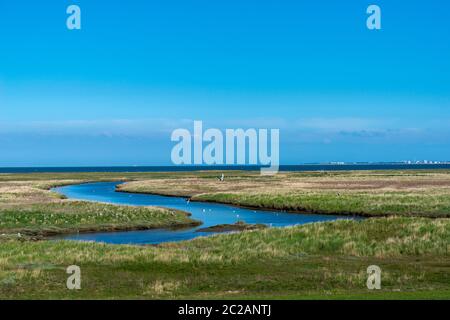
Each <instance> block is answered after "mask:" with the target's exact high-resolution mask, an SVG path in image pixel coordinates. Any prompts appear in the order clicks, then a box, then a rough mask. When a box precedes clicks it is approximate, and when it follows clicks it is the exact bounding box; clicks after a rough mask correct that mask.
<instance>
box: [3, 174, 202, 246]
mask: <svg viewBox="0 0 450 320" xmlns="http://www.w3.org/2000/svg"><path fill="white" fill-rule="evenodd" d="M50 177H51V178H52V179H51V180H48V179H49V178H50ZM128 179H130V177H123V176H120V174H119V175H116V176H110V175H107V174H99V175H98V176H96V175H95V174H94V175H93V176H92V177H91V178H90V179H88V176H87V175H86V174H84V173H81V174H61V175H58V174H55V175H51V176H50V175H48V174H29V175H17V176H16V175H0V234H5V235H4V236H5V237H6V236H7V235H9V234H16V235H17V234H18V233H20V235H21V236H22V237H32V238H34V239H35V238H41V237H45V236H49V235H55V234H64V233H77V232H91V231H117V230H142V229H153V228H172V227H188V226H193V225H198V224H200V222H199V221H194V220H192V219H191V218H189V215H188V214H187V213H185V212H181V211H178V210H169V209H165V208H155V207H134V206H118V205H111V204H105V203H97V202H87V201H71V200H66V199H64V198H63V197H62V196H60V195H59V194H57V193H54V192H51V191H50V190H49V189H50V188H51V187H54V186H61V185H68V184H74V183H83V182H87V181H110V180H128Z"/></svg>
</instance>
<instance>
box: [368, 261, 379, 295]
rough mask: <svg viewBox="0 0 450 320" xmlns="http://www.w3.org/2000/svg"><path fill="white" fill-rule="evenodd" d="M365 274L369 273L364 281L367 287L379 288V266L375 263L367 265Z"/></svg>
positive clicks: (371, 288) (370, 288)
mask: <svg viewBox="0 0 450 320" xmlns="http://www.w3.org/2000/svg"><path fill="white" fill-rule="evenodd" d="M367 274H368V275H369V276H368V277H367V282H366V285H367V289H369V290H374V289H377V290H379V289H381V268H380V267H379V266H376V265H371V266H368V267H367Z"/></svg>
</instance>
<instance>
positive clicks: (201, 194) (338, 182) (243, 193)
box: [118, 171, 450, 217]
mask: <svg viewBox="0 0 450 320" xmlns="http://www.w3.org/2000/svg"><path fill="white" fill-rule="evenodd" d="M217 175H218V174H217V173H210V174H206V173H204V174H202V175H200V174H198V175H196V176H195V175H191V176H183V177H179V176H177V175H176V174H173V175H170V174H169V175H167V177H166V178H153V179H147V180H140V181H132V182H128V183H126V184H123V185H120V186H119V188H118V189H119V190H120V191H124V192H142V193H155V194H163V195H177V196H186V197H192V199H193V200H200V201H214V202H222V203H230V204H235V205H242V206H250V207H257V208H268V209H279V210H288V211H300V212H302V211H303V212H316V213H334V214H359V215H368V216H372V215H391V214H399V215H406V216H429V217H448V216H450V173H449V172H447V171H432V172H426V171H424V172H421V171H412V172H409V171H405V172H401V171H382V172H380V171H354V172H308V173H300V172H281V173H279V174H277V175H276V176H273V177H265V176H260V175H259V174H258V173H242V174H240V173H238V172H230V173H227V174H226V175H225V180H224V181H222V182H221V181H218V179H217Z"/></svg>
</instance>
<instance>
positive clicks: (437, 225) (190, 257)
mask: <svg viewBox="0 0 450 320" xmlns="http://www.w3.org/2000/svg"><path fill="white" fill-rule="evenodd" d="M449 243H450V223H449V221H448V220H447V219H434V220H430V219H419V218H379V219H368V220H364V221H360V222H356V221H336V222H331V223H330V222H327V223H318V224H311V225H304V226H298V227H291V228H285V229H266V230H258V231H246V232H243V233H237V234H228V235H218V236H213V237H208V238H198V239H196V240H193V241H187V242H180V243H171V244H164V245H161V246H158V247H135V246H125V245H119V246H113V245H105V244H98V243H97V244H96V243H76V242H68V241H64V242H48V241H40V242H18V241H17V240H3V241H2V242H1V243H0V244H1V245H0V297H2V298H139V299H140V298H199V299H203V298H205V299H206V298H208V299H210V298H256V297H257V298H330V299H333V298H363V299H372V298H448V297H449V296H450V295H449V293H450V256H449ZM72 264H76V265H78V266H80V267H81V272H82V289H81V290H79V291H70V290H67V289H66V288H65V282H66V279H67V274H66V273H65V268H66V267H67V266H69V265H72ZM372 264H376V265H378V266H380V267H381V269H382V289H381V290H379V291H369V290H368V289H367V288H366V284H365V282H366V279H367V273H366V268H367V267H368V266H369V265H372Z"/></svg>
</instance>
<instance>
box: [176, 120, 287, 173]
mask: <svg viewBox="0 0 450 320" xmlns="http://www.w3.org/2000/svg"><path fill="white" fill-rule="evenodd" d="M171 140H172V141H174V142H178V143H177V144H176V145H175V146H174V147H173V148H172V153H171V159H172V162H173V163H174V164H176V165H191V164H195V165H203V164H206V165H223V164H226V165H245V164H248V165H261V166H268V167H262V168H261V174H265V175H271V174H276V173H277V172H278V169H279V164H280V150H279V149H280V142H279V140H280V131H279V129H270V140H269V129H253V128H251V129H247V130H244V129H225V133H223V132H222V131H221V130H219V129H215V128H210V129H207V130H205V131H204V132H203V122H202V121H194V131H193V133H191V132H190V131H189V130H188V129H184V128H179V129H176V130H174V131H173V132H172V135H171Z"/></svg>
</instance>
